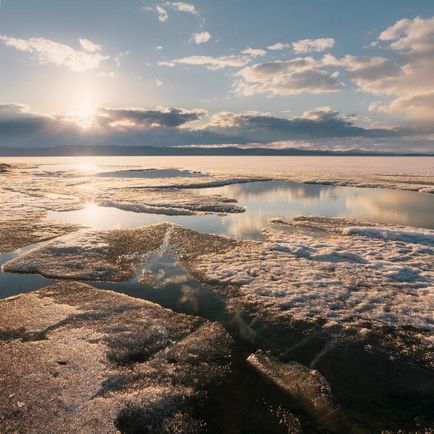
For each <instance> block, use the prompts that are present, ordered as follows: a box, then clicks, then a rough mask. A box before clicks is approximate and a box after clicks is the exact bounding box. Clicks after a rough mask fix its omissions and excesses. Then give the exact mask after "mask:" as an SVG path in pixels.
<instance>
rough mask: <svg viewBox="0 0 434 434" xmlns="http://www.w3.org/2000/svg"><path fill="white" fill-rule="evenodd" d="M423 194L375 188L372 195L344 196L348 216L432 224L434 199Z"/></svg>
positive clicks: (403, 222) (412, 223)
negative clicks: (376, 189)
mask: <svg viewBox="0 0 434 434" xmlns="http://www.w3.org/2000/svg"><path fill="white" fill-rule="evenodd" d="M424 198H425V197H424V196H423V195H422V193H413V192H405V191H404V192H403V191H393V190H390V191H382V190H379V191H376V192H374V193H373V194H371V195H366V194H365V195H362V194H357V195H351V196H348V197H347V198H346V207H347V210H348V214H347V215H348V216H349V217H355V218H358V219H363V218H366V219H370V220H374V221H377V222H382V223H394V224H402V225H412V226H427V227H432V224H433V221H432V216H433V215H434V200H433V198H431V197H429V196H426V198H425V199H426V200H421V199H424Z"/></svg>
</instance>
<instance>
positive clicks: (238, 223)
mask: <svg viewBox="0 0 434 434" xmlns="http://www.w3.org/2000/svg"><path fill="white" fill-rule="evenodd" d="M194 192H195V193H196V194H203V195H216V194H220V195H222V196H224V197H228V198H231V199H236V200H237V201H238V205H241V206H243V207H245V208H246V212H245V213H239V214H228V215H226V216H219V215H202V216H198V215H195V216H168V215H161V214H160V215H157V214H145V213H135V212H131V211H124V210H120V209H117V208H105V207H99V206H97V205H89V206H88V207H86V208H84V209H81V210H78V211H68V212H49V213H48V216H47V219H51V220H57V221H63V222H69V223H77V224H82V225H86V226H90V227H93V228H97V229H113V228H122V229H123V228H134V227H139V226H143V225H148V224H154V223H161V222H165V221H168V222H172V223H175V224H178V225H181V226H184V227H187V228H189V229H193V230H196V231H199V232H204V233H213V234H221V235H226V236H229V237H233V238H238V239H255V240H261V239H263V237H262V229H263V228H266V227H268V226H269V223H268V220H269V219H270V218H273V217H281V218H291V217H294V216H298V215H314V216H325V217H348V218H356V219H359V220H367V221H370V222H374V223H383V224H394V225H409V226H416V227H422V228H429V229H434V219H433V218H432V216H433V215H434V195H431V194H423V193H418V192H412V191H400V190H387V189H377V188H356V187H336V186H329V185H318V184H299V183H293V182H288V181H263V182H252V183H246V184H233V185H227V186H224V187H214V188H204V189H195V190H194ZM143 194H146V193H145V191H144V193H143Z"/></svg>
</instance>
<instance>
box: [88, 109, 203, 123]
mask: <svg viewBox="0 0 434 434" xmlns="http://www.w3.org/2000/svg"><path fill="white" fill-rule="evenodd" d="M203 114H204V111H203V110H199V109H197V110H187V109H178V108H157V109H154V110H149V109H143V108H105V107H102V108H99V109H98V110H97V112H96V114H95V117H96V121H97V124H98V125H100V126H101V125H103V126H110V127H114V126H118V125H128V127H130V128H151V127H152V128H176V127H180V126H182V125H185V124H187V123H188V122H192V121H197V120H199V119H200V117H201V116H202V115H203Z"/></svg>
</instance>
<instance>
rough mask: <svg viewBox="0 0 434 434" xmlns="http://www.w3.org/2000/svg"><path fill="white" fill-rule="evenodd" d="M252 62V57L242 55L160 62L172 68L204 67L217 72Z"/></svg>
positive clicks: (193, 57)
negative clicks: (183, 66) (178, 65)
mask: <svg viewBox="0 0 434 434" xmlns="http://www.w3.org/2000/svg"><path fill="white" fill-rule="evenodd" d="M250 61H251V58H250V57H247V56H240V55H230V56H216V57H214V56H189V57H182V58H180V59H175V60H173V61H171V62H164V61H163V62H159V64H160V65H162V64H163V63H165V66H172V65H173V64H176V63H180V64H184V65H203V66H206V67H207V68H208V69H212V70H216V69H223V68H240V67H242V66H245V65H247V64H248V63H249V62H250Z"/></svg>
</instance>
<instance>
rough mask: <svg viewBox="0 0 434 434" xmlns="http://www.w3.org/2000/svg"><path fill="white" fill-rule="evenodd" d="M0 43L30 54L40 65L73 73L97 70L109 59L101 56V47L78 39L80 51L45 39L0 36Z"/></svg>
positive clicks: (86, 40)
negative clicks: (51, 66) (61, 67)
mask: <svg viewBox="0 0 434 434" xmlns="http://www.w3.org/2000/svg"><path fill="white" fill-rule="evenodd" d="M0 42H1V43H3V44H5V45H7V46H9V47H12V48H15V49H16V50H18V51H22V52H25V53H29V54H31V55H32V56H33V57H34V58H36V60H37V61H38V62H39V63H40V64H41V65H45V64H52V65H56V66H64V67H67V68H69V69H70V70H71V71H74V72H82V71H88V70H91V69H97V68H98V67H99V66H100V64H101V62H102V61H104V60H107V59H109V58H110V56H104V55H102V54H101V48H102V47H101V46H100V45H98V44H95V43H93V42H92V41H89V40H88V39H79V43H80V46H81V49H80V50H77V49H74V48H72V47H70V46H69V45H66V44H62V43H59V42H55V41H52V40H50V39H46V38H30V39H20V38H14V37H12V36H7V35H3V34H0Z"/></svg>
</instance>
